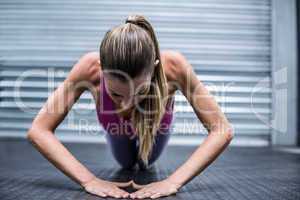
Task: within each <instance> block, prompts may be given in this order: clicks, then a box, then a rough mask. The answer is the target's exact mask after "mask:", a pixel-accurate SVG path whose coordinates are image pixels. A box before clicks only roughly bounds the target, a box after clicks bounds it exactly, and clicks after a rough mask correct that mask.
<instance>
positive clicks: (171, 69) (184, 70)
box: [161, 50, 192, 81]
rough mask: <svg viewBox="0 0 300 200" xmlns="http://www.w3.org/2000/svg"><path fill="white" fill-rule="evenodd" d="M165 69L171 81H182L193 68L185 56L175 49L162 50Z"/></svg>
mask: <svg viewBox="0 0 300 200" xmlns="http://www.w3.org/2000/svg"><path fill="white" fill-rule="evenodd" d="M161 57H162V60H163V61H162V62H163V66H164V71H165V74H166V76H167V79H168V80H170V81H180V79H184V77H185V76H187V74H188V73H189V71H190V70H192V68H191V65H189V63H188V61H187V59H186V58H185V56H184V55H183V54H182V53H180V52H178V51H174V50H166V51H162V52H161Z"/></svg>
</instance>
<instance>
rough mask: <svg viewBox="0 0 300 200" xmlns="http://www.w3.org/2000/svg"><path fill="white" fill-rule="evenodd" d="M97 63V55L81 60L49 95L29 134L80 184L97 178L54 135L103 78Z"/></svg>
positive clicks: (91, 54)
mask: <svg viewBox="0 0 300 200" xmlns="http://www.w3.org/2000/svg"><path fill="white" fill-rule="evenodd" d="M95 60H96V54H95V53H88V54H85V55H84V56H83V57H81V58H80V60H79V61H78V62H77V63H76V64H75V65H74V66H73V68H72V70H71V71H70V73H69V74H68V76H67V78H66V79H65V80H64V81H63V82H62V83H61V84H60V85H59V86H58V87H57V88H56V90H55V91H54V92H53V93H52V94H51V95H50V96H49V98H48V100H47V102H46V103H45V104H44V105H43V107H42V108H41V110H40V111H39V113H38V114H37V116H36V117H35V119H34V120H33V122H32V126H31V128H30V129H29V130H28V133H27V138H28V139H29V140H30V141H31V142H32V144H33V145H34V146H35V147H36V148H37V149H38V151H39V152H40V153H41V154H42V155H43V156H44V157H46V158H47V159H48V160H49V161H50V162H51V163H52V164H53V165H54V166H55V167H57V168H58V169H59V170H61V171H62V172H63V173H64V174H66V175H67V176H68V177H70V178H71V179H72V180H74V181H75V182H77V183H79V184H80V185H83V184H84V183H86V182H88V181H90V180H91V179H93V178H94V175H93V174H92V173H91V172H90V171H89V170H88V169H87V168H86V167H84V166H83V165H82V164H81V163H80V162H79V161H78V160H77V159H76V158H75V157H74V156H73V155H72V154H71V153H70V152H69V151H68V150H67V149H66V148H65V146H64V145H63V144H62V143H61V142H60V141H59V140H58V139H57V138H56V137H55V135H54V132H55V129H56V127H57V126H58V125H59V124H60V123H61V122H62V121H63V119H64V118H65V116H66V115H67V113H68V112H69V110H70V109H71V107H72V106H73V104H74V103H75V102H76V101H77V100H78V98H79V97H80V95H81V94H82V93H83V92H84V91H85V90H87V89H89V90H92V89H93V88H94V83H93V82H94V81H95V80H97V79H98V78H99V77H98V78H97V76H99V66H97V65H96V63H95ZM97 68H98V69H97Z"/></svg>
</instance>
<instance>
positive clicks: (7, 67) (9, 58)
mask: <svg viewBox="0 0 300 200" xmlns="http://www.w3.org/2000/svg"><path fill="white" fill-rule="evenodd" d="M271 11H272V7H271V2H270V0H200V1H198V0H189V1H158V0H154V1H130V2H128V1H126V2H125V1H119V0H113V1H96V0H88V1H84V2H83V1H79V0H72V1H71V0H63V1H58V0H55V1H38V0H28V1H21V0H14V1H11V0H2V1H1V2H0V52H1V53H0V55H1V57H0V88H1V90H0V120H1V121H0V135H2V136H24V135H25V132H26V130H27V129H28V127H29V126H30V124H31V121H32V119H33V117H34V116H35V115H36V113H37V111H38V110H39V108H40V107H41V105H42V104H43V103H44V102H45V101H46V99H47V97H48V96H49V94H50V93H51V92H52V91H53V89H55V88H56V87H57V84H59V83H61V82H62V80H63V79H64V77H65V76H66V74H67V73H68V71H69V70H70V69H71V67H72V66H73V65H74V63H75V62H76V61H77V60H78V58H79V57H80V56H81V55H83V54H84V53H85V52H88V51H98V47H99V42H100V41H101V39H102V37H103V35H104V33H105V31H106V30H108V29H109V28H111V27H112V26H115V25H118V24H120V23H123V22H124V20H125V17H126V16H127V15H128V14H129V13H142V14H144V15H145V16H146V17H147V18H148V19H149V20H150V21H151V23H152V24H153V26H154V27H155V30H156V32H157V36H158V39H159V42H160V47H161V49H162V50H165V49H173V50H177V51H180V52H182V53H183V54H184V55H185V56H186V57H187V58H188V60H189V62H190V63H191V64H192V66H193V67H194V69H195V71H196V72H197V73H198V75H199V79H200V80H201V81H203V82H204V84H205V85H207V87H208V89H209V90H210V91H211V93H213V94H214V95H215V97H216V99H217V101H218V103H219V105H220V106H221V107H222V109H223V111H224V112H225V114H226V115H227V117H228V119H229V120H230V121H231V122H232V123H233V125H234V128H235V133H236V139H237V138H241V139H243V138H244V142H245V143H246V144H250V143H251V142H253V141H260V142H262V143H261V144H268V143H269V141H270V136H271V128H270V119H271V114H272V100H271V99H272V89H271V86H272V79H271V38H272V37H271V36H272V34H271V13H272V12H271ZM175 111H176V113H175V121H174V122H175V123H174V126H173V127H174V129H173V134H174V135H176V136H178V137H184V139H185V141H187V140H186V139H187V138H188V137H193V136H195V137H197V138H201V136H202V137H203V136H205V134H206V131H205V129H204V128H203V126H202V125H201V124H200V122H199V120H198V119H197V118H196V115H195V114H194V113H193V110H192V108H191V106H190V105H189V103H188V102H187V101H186V99H185V98H184V97H183V96H182V95H181V93H180V92H178V93H177V95H176V105H175ZM56 133H57V135H58V136H59V137H61V138H64V139H70V138H73V139H76V138H77V139H78V138H79V139H80V141H83V140H85V139H88V138H91V139H90V140H98V138H100V137H99V134H100V133H101V127H100V126H99V124H98V123H97V119H96V114H95V106H94V102H93V101H92V98H91V95H90V94H89V93H85V94H83V96H82V97H81V98H80V101H79V102H78V103H76V105H75V106H74V107H73V109H72V111H71V112H70V113H69V115H68V116H67V118H66V119H65V120H64V123H63V124H61V125H60V126H59V127H58V129H57V131H56ZM88 140H89V139H88ZM192 140H193V141H195V140H194V139H192ZM182 141H183V140H182ZM196 141H197V140H196Z"/></svg>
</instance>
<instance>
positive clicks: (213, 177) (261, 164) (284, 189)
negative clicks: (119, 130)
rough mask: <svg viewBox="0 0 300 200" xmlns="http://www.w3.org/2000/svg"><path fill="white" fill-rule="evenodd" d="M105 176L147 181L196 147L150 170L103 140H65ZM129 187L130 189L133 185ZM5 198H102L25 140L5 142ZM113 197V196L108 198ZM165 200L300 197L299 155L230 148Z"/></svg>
mask: <svg viewBox="0 0 300 200" xmlns="http://www.w3.org/2000/svg"><path fill="white" fill-rule="evenodd" d="M66 146H67V148H68V149H69V150H70V151H71V152H72V153H73V154H74V155H75V156H76V158H78V159H79V160H80V161H81V162H82V163H83V164H85V165H86V166H87V167H88V168H89V169H90V170H91V171H92V172H93V173H95V174H97V176H99V177H100V178H103V179H107V180H114V181H129V180H131V179H134V180H135V181H136V182H137V183H140V184H145V183H149V182H152V181H156V180H161V179H163V178H165V177H167V176H168V175H169V174H171V173H172V172H173V171H174V170H175V169H176V168H177V167H179V166H180V165H181V164H182V163H183V162H184V161H185V160H186V159H187V158H188V157H189V156H190V155H191V153H192V152H193V151H194V150H195V148H196V147H182V146H178V147H173V146H172V147H168V148H167V149H166V151H165V152H164V153H163V155H162V156H161V157H160V159H159V161H158V162H157V163H156V164H155V166H154V168H152V169H151V170H150V171H142V172H140V171H127V170H120V168H119V166H118V165H117V163H116V162H115V161H114V160H113V159H112V157H111V154H110V152H109V149H108V148H107V147H106V146H105V145H103V144H66ZM128 191H131V190H130V189H128ZM0 199H1V200H8V199H47V200H50V199H101V198H99V197H96V196H93V195H90V194H87V193H86V192H84V191H83V190H82V189H81V188H80V187H79V186H78V185H77V184H75V183H74V182H72V181H71V180H70V179H69V178H67V177H66V176H64V175H63V174H62V173H61V172H59V171H58V170H57V169H56V168H54V167H53V166H52V165H51V164H50V163H49V162H48V161H47V160H45V159H44V158H43V157H42V156H41V155H40V154H39V153H38V152H37V151H36V150H35V149H33V147H32V146H31V144H29V143H28V142H27V141H26V140H24V141H22V140H11V139H2V140H0ZM106 199H109V198H106ZM164 199H197V200H198V199H199V200H200V199H203V200H210V199H212V200H215V199H218V200H222V199H224V200H235V199H236V200H241V199H251V200H259V199H268V200H269V199H272V200H274V199H293V200H298V199H300V155H299V154H292V153H287V152H280V151H276V150H274V149H271V148H267V147H264V148H253V147H252V148H246V147H241V148H239V147H230V148H228V149H227V150H226V151H225V152H224V153H223V154H222V155H221V156H220V157H219V158H218V159H217V160H216V161H215V162H214V163H213V164H212V165H210V166H209V167H208V168H207V169H206V170H205V171H204V172H203V173H202V174H201V175H199V176H197V177H196V178H194V179H193V180H192V181H191V182H189V183H188V184H187V185H185V186H184V187H183V188H181V189H180V191H179V192H178V193H177V194H176V195H174V196H170V197H166V198H164Z"/></svg>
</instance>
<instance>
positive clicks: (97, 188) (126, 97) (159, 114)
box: [28, 15, 233, 198]
mask: <svg viewBox="0 0 300 200" xmlns="http://www.w3.org/2000/svg"><path fill="white" fill-rule="evenodd" d="M85 90H88V91H90V92H91V93H92V95H93V97H94V99H95V102H96V109H97V116H98V119H99V122H100V123H101V125H102V126H103V127H104V129H105V130H106V132H107V134H106V138H107V141H108V144H109V146H110V148H111V150H112V154H113V156H114V158H115V159H116V160H117V162H118V163H119V164H120V165H121V166H122V167H123V168H127V169H131V168H133V167H135V166H137V165H138V166H139V167H140V168H141V169H147V168H148V167H149V166H151V165H152V164H153V163H154V162H155V161H156V160H157V159H158V157H159V156H160V154H161V152H162V151H163V149H164V147H165V146H166V144H167V142H168V138H169V136H170V133H169V125H170V124H171V122H172V118H173V115H172V111H173V107H174V94H175V92H176V91H177V90H180V91H181V92H182V93H183V94H184V95H185V97H186V98H187V99H188V101H189V103H190V104H191V106H192V107H193V109H194V111H195V113H196V114H197V116H198V118H199V120H200V121H201V122H202V123H203V124H204V125H205V127H206V128H207V130H208V131H209V135H208V137H207V138H206V139H205V141H204V142H203V143H202V144H201V146H199V147H198V149H197V150H196V151H195V152H194V153H193V154H192V155H191V157H190V158H189V159H188V160H187V161H186V162H185V163H184V164H183V165H182V166H181V167H179V168H178V169H177V170H176V171H175V172H174V173H172V174H171V175H170V176H169V177H168V178H166V179H165V180H161V181H158V182H154V183H150V184H148V185H144V186H142V185H137V184H135V183H134V182H133V181H130V182H128V183H117V182H110V181H105V180H102V179H100V178H98V177H96V176H95V175H93V174H92V173H91V172H90V171H89V170H88V169H87V168H86V167H84V166H83V165H82V164H81V163H80V162H79V161H78V160H76V158H74V157H73V155H72V154H71V153H70V152H69V151H68V150H67V149H66V148H65V147H64V146H63V144H62V143H60V142H59V141H58V139H57V138H56V137H55V136H54V131H55V129H56V127H57V126H58V125H59V124H60V122H61V121H62V120H63V119H64V117H65V116H66V115H67V113H68V111H69V110H70V109H71V107H72V105H73V104H74V103H75V102H76V101H77V99H78V98H79V97H80V95H81V94H82V93H83V92H84V91H85ZM200 97H205V98H201V99H200ZM125 123H127V124H129V126H126V127H124V126H122V125H124V124H125ZM232 137H233V131H232V129H231V126H230V123H229V122H228V120H227V119H226V117H225V116H224V114H223V113H222V112H221V110H220V108H219V107H218V105H217V103H216V101H215V100H214V98H213V97H212V96H210V94H209V91H208V90H207V89H206V88H205V86H204V85H203V84H202V83H201V82H200V80H198V78H197V76H196V74H195V73H194V71H193V69H192V66H191V65H190V64H189V63H188V61H187V60H186V59H185V57H184V56H183V55H182V54H180V53H178V52H174V51H164V52H161V53H160V50H159V45H158V42H157V39H156V36H155V33H154V31H153V28H152V26H151V24H150V23H149V22H148V21H147V20H146V19H145V18H144V17H143V16H141V15H131V16H129V17H128V18H127V19H126V21H125V23H124V24H121V25H119V26H117V27H114V28H113V29H112V30H110V31H108V32H107V33H106V35H105V36H104V39H103V41H102V43H101V45H100V54H98V53H95V52H90V53H87V54H85V55H84V56H82V57H81V58H80V59H79V61H78V62H77V63H76V64H75V65H74V66H73V68H72V70H71V71H70V73H69V74H68V76H67V78H66V79H65V80H64V82H63V83H62V84H61V85H59V87H58V88H57V89H56V90H55V91H54V93H53V94H52V95H51V96H50V97H49V99H48V100H47V102H46V104H45V105H44V106H43V108H42V109H41V110H40V112H39V113H38V115H37V116H36V118H35V119H34V121H33V123H32V126H31V128H30V130H29V131H28V139H30V141H31V142H32V143H33V144H34V145H35V146H36V147H37V149H38V150H39V151H40V152H41V153H42V154H43V155H44V156H45V157H46V158H47V159H48V160H49V161H50V162H52V163H53V164H54V165H55V166H56V167H57V168H58V169H60V170H61V171H62V172H63V173H65V174H66V175H67V176H69V177H70V178H71V179H73V180H74V181H76V182H77V183H79V184H80V185H81V186H82V187H83V188H84V189H85V190H86V191H87V192H89V193H92V194H95V195H98V196H101V197H107V196H110V197H115V198H126V197H130V198H158V197H162V196H168V195H171V194H174V193H176V192H177V191H178V190H179V189H180V188H181V187H182V186H183V185H185V184H186V183H187V182H189V181H190V180H191V179H192V178H193V177H195V176H197V175H198V174H199V173H200V172H201V171H203V170H204V169H205V168H206V167H207V166H208V165H209V164H210V163H212V162H213V161H214V160H215V159H216V158H217V156H218V155H219V154H220V153H221V152H222V151H223V150H224V149H225V147H226V146H228V144H229V143H230V141H231V139H232ZM130 185H132V186H133V187H135V188H136V189H138V190H137V191H136V192H134V193H131V194H129V193H128V192H126V191H125V190H122V189H121V187H127V186H130Z"/></svg>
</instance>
